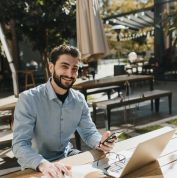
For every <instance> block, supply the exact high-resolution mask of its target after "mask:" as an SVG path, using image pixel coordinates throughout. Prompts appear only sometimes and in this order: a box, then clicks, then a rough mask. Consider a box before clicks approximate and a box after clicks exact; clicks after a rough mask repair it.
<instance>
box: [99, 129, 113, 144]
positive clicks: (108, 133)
mask: <svg viewBox="0 0 177 178" xmlns="http://www.w3.org/2000/svg"><path fill="white" fill-rule="evenodd" d="M110 135H111V132H110V131H106V132H105V133H103V136H102V138H101V142H103V141H104V140H106V139H107V138H108V137H109V136H110Z"/></svg>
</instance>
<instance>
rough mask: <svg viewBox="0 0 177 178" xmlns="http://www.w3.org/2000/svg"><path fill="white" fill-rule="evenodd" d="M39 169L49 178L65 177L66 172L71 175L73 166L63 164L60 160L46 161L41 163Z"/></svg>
mask: <svg viewBox="0 0 177 178" xmlns="http://www.w3.org/2000/svg"><path fill="white" fill-rule="evenodd" d="M38 169H39V171H41V172H42V173H43V174H44V176H46V177H47V178H64V174H66V175H67V176H70V175H71V166H68V165H63V164H62V163H60V162H55V163H51V162H49V161H44V162H42V163H40V164H39V166H38Z"/></svg>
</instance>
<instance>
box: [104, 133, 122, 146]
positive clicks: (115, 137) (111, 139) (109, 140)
mask: <svg viewBox="0 0 177 178" xmlns="http://www.w3.org/2000/svg"><path fill="white" fill-rule="evenodd" d="M122 133H123V132H119V131H118V132H114V133H112V134H111V135H110V136H109V137H108V138H107V139H106V140H104V141H103V142H102V143H101V144H104V143H105V142H107V143H113V142H114V141H117V140H118V137H119V135H121V134H122Z"/></svg>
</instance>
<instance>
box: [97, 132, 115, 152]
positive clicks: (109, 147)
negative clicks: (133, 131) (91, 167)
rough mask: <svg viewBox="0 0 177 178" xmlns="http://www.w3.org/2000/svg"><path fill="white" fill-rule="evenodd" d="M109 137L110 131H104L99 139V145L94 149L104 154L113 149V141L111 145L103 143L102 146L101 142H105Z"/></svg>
mask: <svg viewBox="0 0 177 178" xmlns="http://www.w3.org/2000/svg"><path fill="white" fill-rule="evenodd" d="M110 135H111V132H110V131H106V132H105V133H104V134H103V136H102V138H101V141H100V144H99V145H98V146H97V147H96V148H97V149H98V150H102V151H104V152H109V151H111V150H112V149H113V147H114V143H115V141H113V142H112V143H108V142H104V143H103V144H102V142H103V141H104V140H106V139H107V138H108V137H109V136H110Z"/></svg>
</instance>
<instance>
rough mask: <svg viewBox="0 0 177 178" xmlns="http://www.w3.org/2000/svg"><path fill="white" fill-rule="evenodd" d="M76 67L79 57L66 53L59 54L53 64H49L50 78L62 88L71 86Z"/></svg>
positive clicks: (66, 88) (76, 72) (75, 75)
mask: <svg viewBox="0 0 177 178" xmlns="http://www.w3.org/2000/svg"><path fill="white" fill-rule="evenodd" d="M78 68H79V59H78V58H75V57H72V56H70V55H66V54H63V55H61V56H60V57H59V59H58V60H57V61H56V63H55V65H54V64H52V63H50V64H49V70H50V72H51V74H52V80H53V81H54V82H55V83H56V85H57V86H58V87H59V88H62V89H64V90H68V89H69V88H71V87H72V85H73V83H74V82H75V81H76V78H77V75H78Z"/></svg>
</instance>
